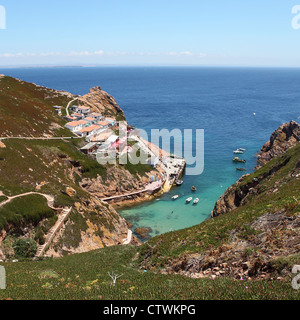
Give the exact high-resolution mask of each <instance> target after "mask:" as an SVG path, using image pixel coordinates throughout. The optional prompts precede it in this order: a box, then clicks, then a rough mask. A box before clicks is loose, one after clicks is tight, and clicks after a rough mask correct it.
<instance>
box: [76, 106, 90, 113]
mask: <svg viewBox="0 0 300 320" xmlns="http://www.w3.org/2000/svg"><path fill="white" fill-rule="evenodd" d="M77 112H78V113H82V114H89V113H90V112H91V108H90V107H84V106H81V107H78V108H77Z"/></svg>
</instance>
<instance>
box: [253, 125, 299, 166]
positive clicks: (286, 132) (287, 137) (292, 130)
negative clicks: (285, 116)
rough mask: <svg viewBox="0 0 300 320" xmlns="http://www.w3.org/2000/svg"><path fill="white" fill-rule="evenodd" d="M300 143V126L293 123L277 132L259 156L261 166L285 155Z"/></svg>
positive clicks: (281, 127) (283, 126)
mask: <svg viewBox="0 0 300 320" xmlns="http://www.w3.org/2000/svg"><path fill="white" fill-rule="evenodd" d="M299 141H300V125H299V124H298V123H297V122H295V121H291V122H289V123H285V124H283V125H282V126H280V127H279V128H278V129H277V130H275V131H274V132H273V133H272V135H271V138H270V140H269V141H268V142H266V143H265V144H264V145H263V147H262V148H261V151H260V152H259V154H258V155H257V161H258V164H259V165H264V164H266V163H267V162H269V161H270V160H271V159H273V158H275V157H277V156H279V155H281V154H283V153H284V152H285V151H287V150H288V149H290V148H292V147H294V146H295V145H296V144H298V143H299Z"/></svg>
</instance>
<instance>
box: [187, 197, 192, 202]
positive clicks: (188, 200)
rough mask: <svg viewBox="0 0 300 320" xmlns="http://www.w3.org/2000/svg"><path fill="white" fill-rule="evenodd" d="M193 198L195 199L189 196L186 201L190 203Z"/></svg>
mask: <svg viewBox="0 0 300 320" xmlns="http://www.w3.org/2000/svg"><path fill="white" fill-rule="evenodd" d="M192 200H193V198H192V197H189V198H187V199H186V200H185V202H187V203H190V202H191V201H192Z"/></svg>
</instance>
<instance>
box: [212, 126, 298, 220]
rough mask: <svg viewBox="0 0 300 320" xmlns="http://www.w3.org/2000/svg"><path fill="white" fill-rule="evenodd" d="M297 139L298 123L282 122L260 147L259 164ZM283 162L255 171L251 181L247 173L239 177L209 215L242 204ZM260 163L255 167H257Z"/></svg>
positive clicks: (267, 160) (220, 212)
mask: <svg viewBox="0 0 300 320" xmlns="http://www.w3.org/2000/svg"><path fill="white" fill-rule="evenodd" d="M299 141H300V125H299V124H298V123H297V122H295V121H291V122H289V123H285V124H283V125H282V126H280V127H279V128H278V129H277V130H275V131H274V132H273V133H272V135H271V138H270V140H269V141H268V142H267V143H265V144H264V146H263V147H262V149H261V152H260V153H259V154H258V163H259V164H261V165H264V164H267V163H268V162H269V161H270V160H272V159H273V158H275V157H278V156H280V155H282V154H284V153H285V152H286V151H287V150H289V149H290V148H292V147H294V146H296V145H297V144H298V143H299ZM285 164H286V163H285V161H284V162H282V163H280V164H278V165H277V166H274V167H270V169H269V171H267V170H264V172H263V173H262V174H260V171H257V177H254V178H253V180H252V181H248V180H247V177H248V176H249V175H245V176H243V177H241V178H240V179H239V181H237V182H236V184H234V185H232V186H230V187H229V188H228V189H227V190H226V191H225V192H224V194H223V195H222V196H221V197H220V198H219V200H218V201H217V202H216V204H215V207H214V210H213V211H212V213H211V216H212V217H216V216H218V215H221V214H224V213H228V212H230V211H231V210H233V209H235V208H237V207H239V206H242V205H244V204H245V203H246V202H247V196H248V195H249V194H253V193H255V192H256V190H257V188H258V187H257V186H258V185H259V183H260V182H261V181H262V180H264V179H266V178H268V177H270V176H271V175H272V174H274V173H275V172H276V171H277V170H279V169H280V168H281V167H282V166H284V165H285ZM261 165H259V166H258V167H257V168H256V169H259V168H260V167H261ZM245 181H246V183H245ZM254 187H256V189H255V188H254Z"/></svg>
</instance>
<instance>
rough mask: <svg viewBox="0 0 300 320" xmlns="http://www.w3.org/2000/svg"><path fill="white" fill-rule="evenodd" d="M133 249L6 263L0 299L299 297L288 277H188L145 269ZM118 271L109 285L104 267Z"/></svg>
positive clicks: (118, 248)
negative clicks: (117, 276) (5, 282)
mask: <svg viewBox="0 0 300 320" xmlns="http://www.w3.org/2000/svg"><path fill="white" fill-rule="evenodd" d="M136 253H137V249H136V248H134V247H131V246H122V247H110V248H104V249H101V250H96V251H92V252H89V253H84V254H77V255H72V256H66V257H64V258H61V259H48V260H44V261H38V262H21V263H5V264H4V266H5V268H6V271H7V289H6V290H1V291H0V299H47V300H48V299H97V300H101V299H103V300H114V299H115V300H116V299H120V300H125V299H127V300H130V299H149V300H156V299H175V300H176V299H298V298H299V292H297V291H296V290H294V289H292V286H291V282H290V280H288V281H286V282H281V281H277V282H271V281H240V280H234V279H229V278H219V279H215V280H212V279H190V278H187V277H183V276H179V275H163V274H157V273H152V272H149V271H148V272H144V270H141V269H138V268H137V265H136V259H135V257H136ZM112 271H114V272H115V273H117V274H118V275H122V274H123V275H122V276H121V277H120V278H119V279H118V280H117V283H116V286H115V287H114V286H111V279H110V277H109V275H108V272H112Z"/></svg>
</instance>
